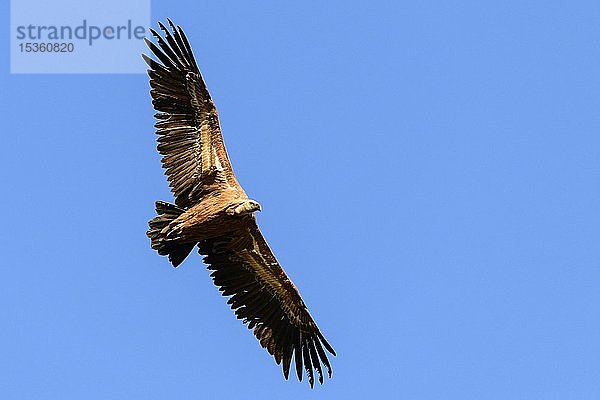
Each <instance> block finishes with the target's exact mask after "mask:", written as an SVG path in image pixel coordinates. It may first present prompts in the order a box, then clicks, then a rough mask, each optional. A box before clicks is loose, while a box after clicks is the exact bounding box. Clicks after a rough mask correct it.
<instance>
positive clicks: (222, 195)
mask: <svg viewBox="0 0 600 400" xmlns="http://www.w3.org/2000/svg"><path fill="white" fill-rule="evenodd" d="M167 21H168V24H169V26H170V29H168V28H167V27H166V26H165V25H164V24H162V23H160V22H159V24H158V25H159V27H160V29H161V30H162V31H163V33H164V36H161V35H159V34H158V33H157V32H156V31H155V30H154V29H150V31H151V32H152V35H153V36H154V37H155V41H156V44H154V43H152V42H151V41H149V40H148V39H145V40H146V44H147V45H148V47H149V48H150V50H151V51H152V53H153V54H154V56H155V57H156V58H157V61H155V60H153V59H152V58H150V57H148V56H146V55H145V54H142V57H143V58H144V61H145V62H146V63H147V64H148V66H149V67H150V69H148V75H149V77H150V87H151V90H150V94H151V96H152V105H153V106H154V109H155V110H156V111H157V113H156V114H155V117H156V119H157V120H158V122H157V123H156V124H155V127H156V133H157V135H158V139H157V141H158V151H159V153H160V154H161V155H162V156H163V157H162V160H161V161H162V166H163V168H165V170H166V171H165V175H167V180H168V181H169V182H170V187H171V191H172V192H173V194H174V196H175V204H170V203H167V202H163V201H157V202H156V212H157V214H158V215H157V216H156V217H155V218H153V219H151V220H150V221H149V226H150V229H149V230H148V232H147V235H148V237H149V238H150V240H151V245H152V248H153V249H154V250H157V251H158V254H160V255H164V256H168V258H169V261H170V262H171V263H172V264H173V266H174V267H177V266H178V265H179V264H181V263H182V262H183V260H184V259H185V258H186V257H187V256H188V254H189V253H190V252H191V251H192V250H193V249H194V248H195V247H196V246H197V247H198V252H199V253H200V254H201V255H203V256H204V258H203V261H204V263H205V264H206V265H207V267H208V269H209V270H211V271H212V273H211V274H210V276H211V277H212V279H213V281H214V283H215V285H216V286H218V287H219V291H221V292H222V294H223V296H230V297H229V300H228V301H227V303H228V304H229V305H231V308H232V309H233V310H234V311H235V315H236V316H237V318H238V319H241V320H242V321H243V323H244V324H248V328H249V329H252V330H253V332H254V335H255V336H256V338H257V339H258V341H259V342H260V345H261V346H262V347H264V348H265V349H267V351H268V352H269V353H270V354H271V355H272V356H273V357H274V358H275V361H276V362H277V364H282V369H283V375H284V376H285V379H288V376H289V372H290V366H291V363H292V358H293V359H294V363H295V367H296V374H297V375H298V379H299V380H300V381H301V380H302V375H303V373H302V369H303V367H304V370H305V371H306V375H307V377H308V381H309V383H310V386H311V388H312V387H313V386H314V378H315V371H316V373H317V374H318V379H319V382H320V383H321V384H322V383H323V369H322V367H321V365H324V367H325V368H326V369H327V374H328V376H329V377H330V378H331V365H330V363H329V360H328V358H327V353H326V351H325V350H327V351H328V352H329V353H331V354H333V355H335V351H334V350H333V348H332V347H331V345H330V344H329V343H328V342H327V340H325V337H323V334H322V333H321V331H320V330H319V328H318V327H317V324H316V323H315V321H314V319H313V318H312V316H311V315H310V313H309V311H308V308H307V307H306V305H305V304H304V301H303V300H302V297H301V296H300V293H299V292H298V289H297V288H296V286H295V285H294V283H293V282H292V281H291V280H290V278H289V277H288V276H287V274H286V273H285V271H284V270H283V268H282V267H281V265H280V264H279V262H278V261H277V259H276V258H275V255H274V254H273V252H272V251H271V249H270V248H269V245H268V244H267V242H266V240H265V239H264V237H263V235H262V234H261V232H260V230H259V228H258V225H257V223H256V218H255V216H254V213H255V212H256V211H261V206H260V204H259V203H258V202H256V201H255V200H252V199H249V198H248V196H247V195H246V193H245V192H244V189H243V188H242V187H241V186H240V184H239V183H238V181H237V179H236V177H235V175H234V173H233V169H232V168H231V163H230V161H229V156H228V155H227V150H226V149H225V144H224V142H223V137H222V135H221V128H220V125H219V116H218V113H217V109H216V107H215V104H214V103H213V101H212V99H211V97H210V94H209V93H208V89H207V88H206V84H205V83H204V79H203V78H202V75H201V74H200V70H199V69H198V65H197V64H196V60H195V59H194V56H193V54H192V49H191V47H190V44H189V42H188V39H187V38H186V36H185V34H184V32H183V30H182V29H181V27H179V26H175V25H174V24H173V22H171V20H167Z"/></svg>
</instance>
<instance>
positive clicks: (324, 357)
mask: <svg viewBox="0 0 600 400" xmlns="http://www.w3.org/2000/svg"><path fill="white" fill-rule="evenodd" d="M315 346H316V347H317V352H318V353H319V357H320V358H321V361H322V362H323V364H325V367H326V368H327V376H328V377H329V378H331V365H330V364H329V359H328V358H327V353H325V350H323V346H321V341H320V340H319V339H317V340H315Z"/></svg>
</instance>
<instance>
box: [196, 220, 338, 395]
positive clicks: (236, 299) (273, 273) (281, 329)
mask: <svg viewBox="0 0 600 400" xmlns="http://www.w3.org/2000/svg"><path fill="white" fill-rule="evenodd" d="M198 247H199V248H200V251H199V252H200V254H203V255H205V256H206V257H204V262H205V263H206V264H207V265H208V269H210V270H212V271H213V272H212V273H211V277H212V278H213V281H214V283H215V285H217V286H218V287H219V290H220V291H221V292H222V293H223V296H231V298H230V299H229V300H228V302H227V303H228V304H230V305H231V308H232V309H234V310H235V315H236V316H237V318H239V319H241V320H243V322H244V323H247V324H248V328H249V329H253V330H254V335H255V336H256V338H257V339H258V340H259V342H260V344H261V346H262V347H264V348H266V349H267V351H268V352H269V353H270V354H271V355H273V357H274V358H275V361H276V362H277V364H279V363H281V362H282V361H283V365H282V367H283V374H284V376H285V378H286V379H287V378H288V376H289V371H290V365H291V361H292V355H293V356H294V359H295V364H296V373H297V375H298V379H299V380H302V367H303V366H304V369H305V370H306V374H307V376H308V380H309V383H310V386H311V387H313V385H314V370H316V371H317V373H318V375H319V382H320V383H323V371H322V369H321V363H322V364H324V365H325V367H326V368H327V373H328V375H329V377H331V366H330V364H329V360H328V359H327V355H326V353H325V350H324V349H323V348H325V349H327V351H329V352H330V353H331V354H333V355H335V351H334V350H333V348H332V347H331V346H330V345H329V343H327V341H326V340H325V338H324V337H323V335H322V334H321V332H320V331H319V328H318V327H317V324H316V323H315V321H314V320H313V318H312V317H311V315H310V313H309V312H308V309H307V308H306V305H305V304H304V301H303V300H302V297H300V293H299V292H298V289H297V288H296V286H295V285H294V284H293V283H292V281H291V280H290V279H289V278H288V276H287V275H286V273H285V271H284V270H283V268H281V266H280V265H279V263H278V262H277V260H276V259H275V256H274V255H273V252H272V251H271V249H270V248H269V245H268V244H267V242H266V241H265V239H264V238H263V236H262V234H261V233H260V230H259V229H258V225H257V224H256V220H255V219H254V216H248V224H247V226H246V229H244V230H243V231H238V232H236V233H234V234H231V235H224V236H221V237H219V238H216V239H211V240H206V241H203V242H200V243H199V244H198Z"/></svg>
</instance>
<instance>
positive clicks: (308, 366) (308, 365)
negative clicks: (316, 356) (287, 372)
mask: <svg viewBox="0 0 600 400" xmlns="http://www.w3.org/2000/svg"><path fill="white" fill-rule="evenodd" d="M307 339H308V338H307V337H306V336H303V338H302V355H303V357H304V369H305V370H306V375H308V383H309V384H310V387H311V389H312V388H313V387H314V386H315V377H314V376H313V367H312V363H311V361H310V354H309V352H308V341H307Z"/></svg>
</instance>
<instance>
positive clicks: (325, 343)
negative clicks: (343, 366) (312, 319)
mask: <svg viewBox="0 0 600 400" xmlns="http://www.w3.org/2000/svg"><path fill="white" fill-rule="evenodd" d="M317 335H318V336H319V339H321V342H322V343H323V346H325V348H326V349H327V350H328V351H329V352H330V353H331V354H333V355H334V356H336V355H337V354H335V350H334V349H333V347H331V345H330V344H329V343H328V342H327V340H326V339H325V337H323V334H322V333H321V332H320V331H317Z"/></svg>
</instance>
